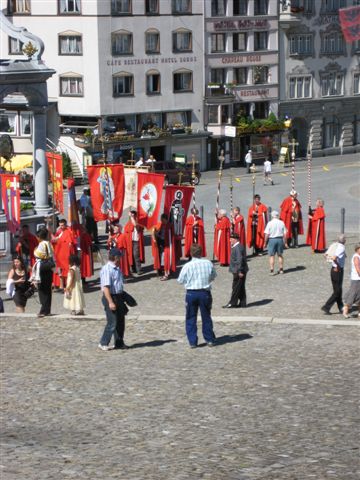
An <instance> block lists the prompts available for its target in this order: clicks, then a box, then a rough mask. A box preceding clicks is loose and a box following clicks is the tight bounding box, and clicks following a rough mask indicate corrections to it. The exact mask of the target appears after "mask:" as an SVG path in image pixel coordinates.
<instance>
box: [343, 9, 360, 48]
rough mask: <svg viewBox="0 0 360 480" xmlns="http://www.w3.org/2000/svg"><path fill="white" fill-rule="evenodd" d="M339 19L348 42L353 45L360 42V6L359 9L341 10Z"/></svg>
mask: <svg viewBox="0 0 360 480" xmlns="http://www.w3.org/2000/svg"><path fill="white" fill-rule="evenodd" d="M339 18H340V25H341V30H342V33H343V35H344V37H345V40H346V42H347V43H352V42H355V41H356V40H360V5H359V6H357V7H349V8H340V9H339Z"/></svg>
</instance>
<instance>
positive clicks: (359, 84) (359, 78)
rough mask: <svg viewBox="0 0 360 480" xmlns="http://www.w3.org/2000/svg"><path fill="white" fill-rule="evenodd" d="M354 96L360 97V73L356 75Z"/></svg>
mask: <svg viewBox="0 0 360 480" xmlns="http://www.w3.org/2000/svg"><path fill="white" fill-rule="evenodd" d="M354 95H360V73H355V74H354Z"/></svg>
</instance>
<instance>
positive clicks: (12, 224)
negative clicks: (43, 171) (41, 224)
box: [0, 174, 20, 233]
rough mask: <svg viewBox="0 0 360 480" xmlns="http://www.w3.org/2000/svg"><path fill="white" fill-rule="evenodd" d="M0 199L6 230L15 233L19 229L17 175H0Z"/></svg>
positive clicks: (18, 186)
mask: <svg viewBox="0 0 360 480" xmlns="http://www.w3.org/2000/svg"><path fill="white" fill-rule="evenodd" d="M0 183H1V199H2V204H3V209H4V213H5V218H6V221H7V226H8V229H9V230H10V232H11V233H15V232H16V231H17V230H19V228H20V184H19V175H12V174H1V175H0Z"/></svg>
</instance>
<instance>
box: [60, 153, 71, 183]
mask: <svg viewBox="0 0 360 480" xmlns="http://www.w3.org/2000/svg"><path fill="white" fill-rule="evenodd" d="M61 155H62V159H63V177H64V178H69V177H72V168H71V160H70V157H69V154H68V153H67V152H63V153H62V154H61Z"/></svg>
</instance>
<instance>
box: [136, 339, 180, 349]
mask: <svg viewBox="0 0 360 480" xmlns="http://www.w3.org/2000/svg"><path fill="white" fill-rule="evenodd" d="M173 342H177V340H174V339H172V338H170V339H169V340H152V341H151V342H144V343H133V344H132V345H131V346H130V348H142V347H161V345H164V344H165V343H173Z"/></svg>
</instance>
